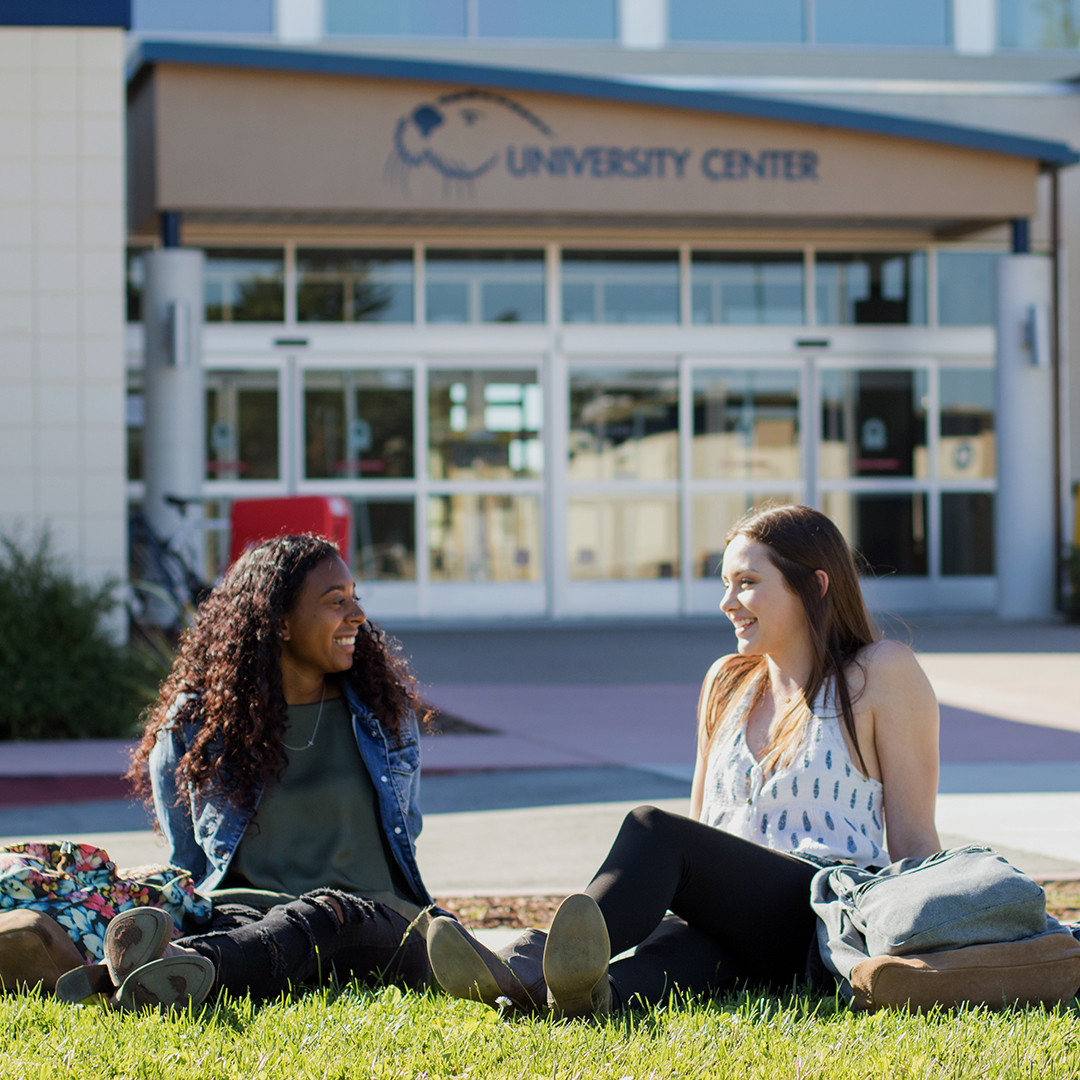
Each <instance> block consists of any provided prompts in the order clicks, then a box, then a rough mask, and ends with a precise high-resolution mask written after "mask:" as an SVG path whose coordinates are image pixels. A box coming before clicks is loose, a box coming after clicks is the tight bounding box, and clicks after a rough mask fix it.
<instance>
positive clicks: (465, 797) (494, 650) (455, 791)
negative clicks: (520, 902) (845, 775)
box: [0, 619, 1080, 895]
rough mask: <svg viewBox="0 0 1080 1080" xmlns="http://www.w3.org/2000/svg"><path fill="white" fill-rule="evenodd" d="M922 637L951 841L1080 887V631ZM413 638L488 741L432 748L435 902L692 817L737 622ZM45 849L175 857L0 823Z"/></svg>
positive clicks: (449, 699) (107, 825) (4, 759)
mask: <svg viewBox="0 0 1080 1080" xmlns="http://www.w3.org/2000/svg"><path fill="white" fill-rule="evenodd" d="M913 635H914V642H915V645H916V647H917V648H918V649H919V651H920V657H921V660H922V662H923V665H924V667H925V669H926V670H927V672H928V674H929V675H930V678H931V681H932V682H933V684H934V686H935V689H936V690H937V691H938V694H939V697H940V699H941V701H942V739H941V753H942V776H941V785H940V791H941V793H942V794H941V795H940V797H939V802H938V823H939V830H940V832H941V833H942V838H943V841H944V842H946V843H958V842H962V841H966V840H981V841H984V842H987V843H990V844H991V845H992V846H995V847H997V848H998V849H999V850H1002V851H1003V853H1005V854H1007V855H1009V857H1010V858H1012V859H1013V861H1014V862H1016V863H1017V865H1019V866H1021V867H1022V868H1024V869H1027V870H1029V871H1030V872H1032V873H1036V874H1039V875H1042V876H1053V875H1061V876H1069V875H1080V706H1078V704H1077V702H1076V700H1075V699H1076V696H1077V695H1076V690H1077V688H1080V628H1076V627H1066V626H1054V625H1038V626H1016V625H1011V624H1000V623H994V622H991V621H985V620H978V621H971V622H964V621H958V620H955V619H953V620H937V621H935V620H924V621H923V622H921V623H919V624H918V625H916V626H914V627H913ZM895 636H902V635H895ZM400 637H401V639H402V641H403V643H404V645H405V648H406V650H407V651H408V652H409V653H410V654H411V656H412V658H413V664H414V669H415V670H416V671H417V673H418V674H419V675H420V677H421V678H422V679H423V680H424V682H425V685H424V687H423V692H424V695H425V697H426V698H427V699H428V700H430V701H431V702H433V703H434V704H437V705H438V706H439V707H440V708H442V709H443V710H444V711H446V712H449V713H453V714H456V715H458V716H460V717H462V718H464V719H467V720H469V721H471V722H472V723H474V724H478V725H480V726H482V727H484V728H487V729H489V731H490V734H470V735H439V736H431V737H424V738H423V739H422V751H421V752H422V760H423V763H424V773H425V776H424V780H423V795H422V802H423V805H424V809H425V820H426V827H425V831H424V835H423V836H422V837H421V840H420V844H419V851H420V858H421V866H422V869H423V870H424V873H425V877H426V879H427V880H428V882H429V885H430V887H431V888H432V889H433V890H434V891H436V892H438V893H440V894H441V895H452V894H454V893H476V892H506V893H510V892H515V893H525V892H565V891H569V890H572V889H576V888H580V887H581V886H582V885H583V884H584V882H585V881H587V880H588V877H589V876H590V875H591V873H592V871H593V870H594V869H595V867H596V865H597V864H598V863H599V861H600V859H602V857H603V855H604V854H605V853H606V851H607V847H608V845H609V844H610V842H611V839H612V838H613V836H614V834H615V831H616V829H617V827H618V824H619V822H620V821H621V819H622V816H623V815H624V813H625V812H626V810H628V809H629V808H631V807H632V806H634V805H637V804H639V803H641V802H653V803H656V804H658V805H661V806H664V807H666V808H669V809H673V810H677V811H680V812H685V809H686V806H687V802H686V800H687V798H688V795H689V779H690V774H691V771H692V767H693V757H694V730H695V719H694V715H695V707H696V703H697V695H698V686H699V680H700V678H701V676H702V674H703V673H704V671H705V670H706V669H707V667H708V665H709V663H711V661H712V659H714V658H715V656H717V655H719V654H721V653H723V652H727V651H731V650H732V648H733V644H734V643H733V638H732V635H731V632H730V629H729V627H728V625H727V623H726V620H725V621H720V620H694V621H692V622H682V623H675V624H657V623H643V624H639V625H638V624H632V625H627V624H625V623H621V624H617V625H607V624H596V625H587V626H583V625H580V624H578V625H571V626H552V625H550V624H549V625H543V626H533V627H522V626H500V627H491V628H485V627H476V628H471V629H465V628H462V627H460V626H459V627H457V628H455V629H454V630H447V629H436V630H433V629H431V628H404V627H403V628H401V629H400ZM126 749H127V747H126V746H125V744H122V743H116V742H111V743H106V742H84V743H69V744H58V743H49V744H44V745H43V744H8V745H6V746H3V747H2V748H0V777H5V776H6V777H24V778H25V777H32V776H50V775H51V776H62V775H67V776H80V775H87V774H91V775H93V774H97V775H113V776H115V775H118V773H119V772H120V771H122V769H123V768H124V766H125V764H126V757H125V752H126ZM2 785H3V779H0V790H2ZM1073 823H1076V827H1075V828H1073ZM31 836H34V837H37V838H46V837H48V838H80V839H81V838H85V839H90V840H94V841H95V842H98V843H100V844H101V845H102V846H104V847H106V849H107V850H109V851H110V853H111V854H112V855H113V857H114V858H115V859H116V860H117V861H118V862H119V863H121V864H127V865H132V864H136V863H139V862H146V861H153V860H154V859H160V858H161V857H162V849H161V848H160V847H159V846H158V845H157V841H156V840H155V838H154V837H153V834H152V833H149V832H148V831H147V820H146V816H145V812H144V811H143V810H142V809H141V808H136V807H132V806H130V805H128V804H125V803H123V802H115V801H113V802H97V803H81V804H74V805H69V806H35V807H9V808H7V809H0V839H3V838H7V839H8V840H10V839H14V838H18V839H26V838H29V837H31Z"/></svg>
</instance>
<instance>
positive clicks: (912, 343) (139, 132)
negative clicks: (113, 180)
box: [127, 41, 1077, 619]
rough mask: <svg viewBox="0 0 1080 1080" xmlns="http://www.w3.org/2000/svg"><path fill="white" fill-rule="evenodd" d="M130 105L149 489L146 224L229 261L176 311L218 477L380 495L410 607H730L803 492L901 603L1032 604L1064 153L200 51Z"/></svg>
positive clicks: (156, 70)
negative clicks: (1025, 506) (1004, 368)
mask: <svg viewBox="0 0 1080 1080" xmlns="http://www.w3.org/2000/svg"><path fill="white" fill-rule="evenodd" d="M128 125H129V130H128V159H129V187H128V200H129V206H128V214H129V223H130V229H129V234H130V235H129V244H130V249H129V256H128V275H129V287H128V304H129V310H128V317H129V326H128V339H127V341H128V345H127V354H128V355H127V363H128V386H129V391H128V439H129V443H128V446H129V466H128V467H129V483H128V496H129V499H130V500H131V501H132V502H133V503H138V502H140V501H142V500H143V499H144V498H145V497H146V492H145V489H144V485H143V478H142V472H141V453H142V446H143V443H144V427H143V423H144V418H145V416H144V414H145V410H144V407H143V406H144V390H145V382H146V377H147V372H146V371H145V369H144V362H143V356H144V352H145V351H146V348H147V342H146V340H145V335H144V331H143V328H142V325H141V324H140V322H139V320H140V319H141V318H142V316H143V310H142V305H144V304H145V303H147V302H149V301H148V298H147V296H146V295H144V292H143V289H144V283H145V278H146V269H147V259H148V254H147V253H148V252H149V251H150V250H151V249H155V248H156V249H161V248H162V247H165V248H173V247H179V248H193V249H198V250H200V251H202V252H203V259H204V262H203V266H202V271H201V279H200V280H199V282H198V283H197V291H196V292H194V293H192V292H191V289H190V288H189V294H190V295H188V296H187V299H186V301H185V298H184V297H183V296H181V297H179V301H177V298H176V297H173V298H172V301H171V302H174V303H175V302H189V303H190V305H191V312H190V317H191V332H192V334H193V335H194V336H195V338H196V339H198V337H199V335H200V334H201V350H199V353H198V356H199V360H198V362H199V363H201V366H202V371H203V374H204V415H203V416H202V417H201V419H200V422H201V423H202V425H203V428H204V430H201V431H200V430H198V424H195V425H194V426H193V427H191V428H189V430H190V431H191V433H192V436H193V437H194V438H196V439H197V440H198V445H199V446H200V447H201V452H202V455H203V457H202V459H201V467H202V468H203V477H202V481H201V491H200V492H197V493H184V494H199V495H201V496H202V497H203V498H204V499H205V500H206V505H207V507H208V511H209V514H210V516H211V517H212V518H216V519H218V520H223V519H225V518H227V516H228V510H229V506H230V504H231V502H232V500H236V499H244V498H257V497H259V498H261V497H272V496H280V495H289V494H318V495H329V496H335V497H338V498H340V499H342V500H345V502H346V503H347V505H348V509H349V513H350V514H351V516H352V522H353V530H352V531H353V550H352V551H351V552H350V553H349V558H350V560H351V562H352V565H353V567H354V570H355V572H356V575H357V578H358V581H359V583H360V592H361V595H362V599H363V602H364V603H365V606H366V607H367V609H368V610H369V611H370V612H371V613H372V614H373V615H374V616H376V617H381V618H398V619H407V618H433V619H441V618H451V617H452V618H459V617H470V616H471V617H531V618H538V617H545V616H548V617H556V618H560V617H582V616H628V615H633V616H676V615H680V614H682V615H696V614H704V613H711V612H714V611H715V609H716V605H717V603H718V601H719V598H720V595H721V586H720V582H719V580H718V578H717V576H716V571H717V566H718V562H719V558H720V554H721V552H722V550H723V545H724V534H725V532H726V530H727V529H728V528H729V527H730V525H731V524H732V523H733V522H734V521H735V520H736V519H737V518H738V517H739V515H740V514H742V513H743V512H744V511H745V510H746V509H747V508H748V507H751V506H756V505H762V504H765V503H768V502H788V501H795V502H802V503H806V504H809V505H811V506H816V507H818V508H820V509H821V510H823V511H824V512H825V513H827V514H828V515H829V516H830V517H831V518H832V519H833V520H834V521H835V522H836V523H837V524H838V525H839V527H840V528H841V530H842V531H843V532H844V534H845V536H846V537H847V538H848V539H849V541H850V542H851V543H852V544H853V545H854V546H855V547H856V548H857V549H858V550H859V551H860V552H861V555H862V557H863V559H864V560H865V562H866V566H867V570H868V572H869V573H868V577H867V579H866V590H867V594H868V598H869V599H870V601H871V603H872V604H873V605H875V606H877V607H884V608H888V609H892V610H898V611H904V610H908V611H928V610H940V611H987V612H990V611H994V610H997V609H998V600H999V594H998V578H997V569H998V567H997V562H996V555H995V536H998V538H999V539H1000V536H1001V533H1000V528H1001V521H1000V517H1001V513H1000V506H1001V499H1003V498H1006V497H1007V496H1008V497H1012V496H1011V495H1010V494H1009V492H1008V491H1006V490H1005V489H1004V488H1001V487H1000V485H1003V484H1004V483H1005V480H1004V478H1002V477H999V467H998V460H999V451H1000V452H1001V453H1004V451H1001V450H1000V448H999V446H998V437H999V435H1000V437H1001V438H1005V437H1006V436H1005V426H1007V425H1005V426H1003V425H1004V419H1003V414H1002V410H1003V408H1004V409H1005V411H1008V410H1009V409H1012V410H1013V413H1014V414H1015V413H1016V409H1017V408H1021V406H1023V407H1024V408H1026V406H1024V405H1023V402H1022V401H1020V399H1021V398H1023V397H1024V395H1025V394H1028V393H1029V392H1034V393H1035V396H1036V397H1038V396H1039V395H1040V394H1041V395H1042V396H1043V398H1045V402H1044V404H1045V410H1044V412H1043V413H1040V412H1039V411H1038V408H1039V407H1038V406H1037V407H1036V408H1035V411H1034V412H1030V411H1029V412H1027V413H1023V412H1022V409H1021V414H1020V415H1013V416H1012V419H1011V420H1010V421H1009V423H1011V424H1013V428H1012V429H1010V430H1012V431H1013V432H1015V430H1017V425H1019V427H1020V430H1023V427H1024V424H1025V422H1026V423H1028V424H1029V426H1030V418H1031V417H1032V416H1034V417H1036V418H1038V417H1040V416H1041V417H1043V418H1044V419H1042V420H1038V422H1037V424H1036V427H1037V428H1038V430H1037V431H1035V432H1033V434H1032V437H1033V438H1036V437H1037V438H1041V439H1043V440H1044V441H1046V443H1047V447H1046V449H1045V452H1043V451H1039V453H1037V454H1035V455H1034V457H1032V458H1031V459H1030V461H1031V463H1032V468H1033V469H1035V471H1036V472H1039V471H1040V470H1041V472H1042V473H1046V471H1047V469H1049V468H1050V466H1049V465H1048V464H1046V465H1045V467H1044V466H1043V465H1040V464H1039V463H1040V462H1044V463H1049V462H1050V461H1052V460H1053V453H1054V449H1053V447H1052V446H1051V440H1052V439H1053V438H1054V432H1053V431H1052V429H1053V427H1054V425H1053V422H1052V418H1050V417H1051V413H1050V411H1049V410H1050V409H1051V408H1052V401H1053V395H1052V393H1051V389H1050V382H1049V376H1048V375H1046V374H1045V369H1047V368H1048V367H1049V365H1050V360H1051V359H1052V357H1051V356H1050V352H1051V350H1052V349H1053V348H1054V342H1053V341H1052V340H1051V338H1052V335H1050V336H1048V332H1047V327H1048V326H1049V325H1050V320H1051V319H1053V318H1056V314H1055V312H1056V309H1055V308H1054V305H1052V304H1051V303H1050V302H1049V298H1050V296H1051V289H1050V288H1049V287H1048V286H1046V285H1045V283H1044V284H1043V285H1039V284H1038V282H1036V284H1035V285H1034V286H1032V285H1031V281H1030V280H1029V276H1030V275H1029V276H1025V275H1026V274H1027V271H1026V270H1024V269H1023V267H1021V271H1020V272H1018V273H1015V274H1012V276H1010V275H1009V273H1008V272H1006V273H1005V274H1004V275H1002V276H1000V278H999V271H1000V267H999V262H1001V260H1002V259H1003V258H1004V259H1006V260H1007V259H1012V258H1016V259H1019V260H1020V263H1024V260H1025V259H1028V260H1030V259H1031V258H1032V256H1025V255H1024V254H1023V253H1024V252H1025V251H1026V250H1027V247H1028V239H1027V237H1028V224H1027V223H1028V222H1029V221H1030V220H1031V219H1032V218H1033V217H1035V216H1036V213H1037V211H1038V209H1039V208H1038V205H1037V203H1038V197H1039V193H1040V191H1041V192H1043V193H1044V195H1045V193H1046V192H1047V191H1051V192H1054V191H1056V185H1055V184H1054V183H1050V182H1048V181H1047V179H1046V175H1047V174H1049V175H1051V176H1054V175H1056V170H1058V169H1060V168H1061V167H1063V166H1066V165H1069V164H1072V163H1073V162H1074V161H1076V160H1077V157H1076V155H1075V154H1074V152H1073V151H1072V150H1071V149H1070V148H1069V147H1068V146H1066V145H1064V144H1063V143H1060V142H1053V141H1048V140H1044V139H1036V138H1028V137H1022V136H1018V135H1013V134H1004V133H1000V132H993V131H987V130H983V129H980V128H974V127H966V126H957V125H949V124H942V123H938V122H933V121H929V120H919V119H912V118H903V117H899V116H895V115H889V114H887V113H875V112H867V111H859V110H857V109H851V108H839V107H835V106H827V105H819V104H810V103H805V102H798V101H784V100H780V99H775V98H764V97H755V96H752V95H746V94H737V93H727V92H714V91H703V90H695V89H693V88H687V89H678V88H672V87H671V86H660V85H649V84H648V83H647V81H643V80H638V81H631V80H620V79H617V78H609V79H604V78H585V77H579V76H575V75H569V74H559V73H547V72H542V71H537V70H529V69H525V68H499V67H493V66H484V67H481V66H476V65H469V64H455V63H447V62H441V61H434V60H423V59H405V60H400V59H393V58H387V57H380V56H373V55H359V54H355V55H349V54H345V53H333V52H328V51H323V50H318V49H297V48H294V49H271V48H254V47H246V46H239V45H222V44H198V43H192V42H180V41H175V42H170V41H159V42H144V43H143V44H142V45H141V46H140V48H139V50H138V51H137V52H136V54H135V56H134V59H133V62H132V64H131V67H130V74H129V81H128ZM1012 253H1017V254H1016V255H1013V254H1012ZM156 257H158V256H156V255H155V256H153V258H156ZM1043 261H1046V260H1043ZM1024 266H1026V263H1024ZM1036 278H1038V274H1036ZM1039 280H1042V279H1039ZM1049 280H1050V279H1049V277H1046V281H1047V282H1048V281H1049ZM999 281H1001V282H1004V283H1005V285H1004V286H1001V287H1003V288H1004V289H1005V293H1004V294H1002V293H1000V292H999ZM1030 288H1034V289H1035V291H1034V292H1033V293H1030V295H1029V293H1028V292H1025V289H1030ZM1040 288H1041V289H1042V292H1041V293H1040V292H1039V289H1040ZM1014 291H1015V295H1014ZM1044 301H1045V302H1044ZM1010 305H1011V307H1010ZM1004 308H1009V310H1013V309H1015V312H1016V319H1017V320H1019V321H1018V322H1017V330H1016V334H1015V335H1013V334H1012V331H1011V330H1010V331H1009V341H1008V342H1006V343H1005V344H1002V342H1001V341H999V337H1000V335H999V333H998V331H997V330H996V328H995V320H996V319H1001V318H1003V317H1004V316H1003V315H1002V311H1003V310H1004ZM181 310H186V309H181ZM1009 317H1011V316H1009ZM1010 325H1011V324H1010ZM1013 337H1015V341H1014V340H1013ZM1002 350H1004V352H1003V351H1002ZM1025 350H1026V351H1025ZM1003 356H1004V357H1005V360H1006V361H1007V362H1009V363H1013V362H1015V363H1016V364H1018V365H1019V366H1020V367H1021V368H1024V367H1025V366H1026V367H1030V368H1031V369H1032V370H1033V371H1035V372H1036V375H1035V376H1033V378H1041V379H1042V380H1043V381H1042V383H1040V384H1039V387H1037V388H1036V389H1035V390H1034V391H1029V390H1024V389H1021V390H1019V391H1017V396H1016V400H1017V401H1020V405H1016V404H1015V402H1014V401H1013V394H1012V392H1011V391H1010V392H1009V394H1008V395H1007V400H1006V401H1005V403H1004V405H1002V404H1001V403H1000V401H999V398H1000V390H1001V386H1002V385H1003V384H1002V382H1001V379H1000V377H999V375H1000V372H999V367H1000V364H999V361H1001V359H1002V357H1003ZM1040 369H1043V370H1040ZM1018 370H1019V369H1018ZM1017 378H1027V375H1026V373H1023V374H1021V375H1018V376H1017ZM1017 385H1019V384H1017ZM1025 385H1026V384H1025ZM1032 385H1034V384H1032ZM996 403H997V404H996ZM1025 416H1026V417H1027V418H1028V419H1027V421H1025ZM1047 418H1050V419H1047ZM1059 426H1060V425H1059ZM1057 437H1058V438H1059V441H1060V437H1061V435H1060V432H1058V433H1057ZM1008 438H1009V439H1010V440H1012V441H1011V442H1010V443H1009V445H1008V453H1009V454H1010V455H1013V456H1011V457H1010V458H1009V461H1013V460H1014V459H1015V461H1016V462H1017V463H1018V466H1023V463H1024V460H1027V459H1025V458H1024V455H1025V454H1027V453H1028V450H1027V449H1025V447H1024V446H1023V445H1022V444H1021V443H1020V442H1019V441H1018V440H1017V438H1016V436H1015V434H1010V435H1009V436H1008ZM1040 455H1041V456H1040ZM1059 479H1060V478H1059ZM1033 482H1034V484H1035V486H1036V487H1037V486H1038V485H1039V484H1043V483H1045V484H1051V485H1052V484H1053V482H1054V481H1053V478H1052V476H1049V475H1043V476H1042V477H1041V478H1039V477H1036V478H1035V480H1034V481H1033ZM1010 483H1013V484H1016V482H1015V481H1010ZM1016 486H1017V488H1018V489H1019V488H1022V487H1024V486H1025V485H1024V484H1022V483H1021V484H1016ZM1023 494H1024V493H1023V491H1020V492H1019V494H1018V495H1017V497H1018V498H1021V499H1022V497H1023ZM1059 494H1060V485H1059V489H1058V492H1053V491H1052V492H1051V496H1050V501H1051V504H1052V503H1053V502H1054V499H1055V498H1057V496H1058V495H1059ZM1058 505H1060V501H1059V503H1058ZM1021 516H1023V515H1021ZM1052 518H1053V514H1052V513H1051V514H1050V516H1049V518H1048V519H1047V520H1046V521H1044V522H1042V523H1041V524H1040V523H1038V522H1036V523H1035V527H1036V528H1037V529H1039V528H1041V529H1042V534H1041V535H1043V537H1044V542H1045V546H1046V549H1047V552H1051V551H1052V549H1053V529H1054V528H1055V527H1056V528H1058V529H1059V530H1060V520H1059V521H1058V524H1057V525H1056V526H1055V525H1054V523H1053V520H1052ZM996 521H997V525H995V522H996ZM210 535H211V536H212V537H213V536H214V535H215V534H214V533H211V534H210ZM998 546H999V547H1000V544H999V545H998ZM209 551H210V554H209V556H208V559H209V564H210V565H209V566H208V569H209V570H213V571H216V570H217V569H219V566H218V565H216V563H217V561H218V560H220V558H221V551H220V546H219V545H215V544H214V543H213V542H212V543H211V544H210V545H209Z"/></svg>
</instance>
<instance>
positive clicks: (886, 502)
mask: <svg viewBox="0 0 1080 1080" xmlns="http://www.w3.org/2000/svg"><path fill="white" fill-rule="evenodd" d="M821 508H822V510H823V511H824V512H825V513H826V514H828V516H829V517H830V518H832V520H833V521H834V522H835V523H836V527H837V528H838V529H839V530H840V531H841V532H842V533H843V534H844V537H845V539H846V540H847V542H848V543H849V544H851V546H852V548H854V549H855V551H856V553H857V558H856V562H857V563H858V564H859V569H860V571H861V572H869V573H871V574H874V575H877V576H880V577H884V576H889V575H893V574H899V575H906V576H911V577H925V576H926V573H927V558H926V550H927V548H926V495H925V494H924V493H922V492H914V493H910V492H909V493H905V494H896V495H877V494H875V495H863V494H854V493H852V492H847V491H827V492H825V493H824V495H823V496H822V507H821Z"/></svg>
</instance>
